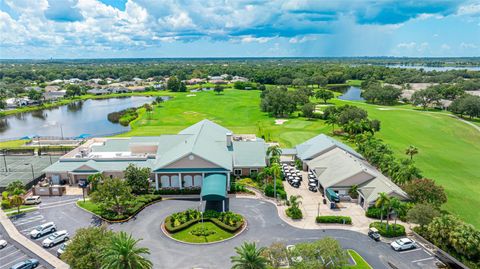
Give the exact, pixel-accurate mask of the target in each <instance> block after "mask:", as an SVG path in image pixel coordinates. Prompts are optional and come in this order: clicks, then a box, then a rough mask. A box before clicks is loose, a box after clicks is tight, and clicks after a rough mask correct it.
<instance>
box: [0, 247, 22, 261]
mask: <svg viewBox="0 0 480 269" xmlns="http://www.w3.org/2000/svg"><path fill="white" fill-rule="evenodd" d="M18 252H20V250H19V249H17V250H15V251H14V252H12V253H9V254H7V255H5V256H2V257H1V258H0V261H1V260H3V259H5V258H6V257H8V256H12V255H13V254H16V253H18Z"/></svg>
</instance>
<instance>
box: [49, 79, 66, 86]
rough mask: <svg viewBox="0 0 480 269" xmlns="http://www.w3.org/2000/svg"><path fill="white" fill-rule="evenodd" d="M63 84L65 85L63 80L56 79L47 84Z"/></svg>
mask: <svg viewBox="0 0 480 269" xmlns="http://www.w3.org/2000/svg"><path fill="white" fill-rule="evenodd" d="M61 83H63V79H56V80H52V81H49V82H47V84H48V85H52V84H61Z"/></svg>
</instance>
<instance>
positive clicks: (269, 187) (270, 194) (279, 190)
mask: <svg viewBox="0 0 480 269" xmlns="http://www.w3.org/2000/svg"><path fill="white" fill-rule="evenodd" d="M281 182H282V181H281V180H277V197H279V198H280V199H283V200H285V199H287V193H286V192H285V190H284V189H283V184H282V183H281ZM274 194H275V192H274V187H273V184H268V185H267V186H265V195H266V196H268V197H273V196H274Z"/></svg>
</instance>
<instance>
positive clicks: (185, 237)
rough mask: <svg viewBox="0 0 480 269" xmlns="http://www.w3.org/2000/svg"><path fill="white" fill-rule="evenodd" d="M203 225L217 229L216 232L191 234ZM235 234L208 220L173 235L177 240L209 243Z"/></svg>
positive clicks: (210, 228)
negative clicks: (203, 234)
mask: <svg viewBox="0 0 480 269" xmlns="http://www.w3.org/2000/svg"><path fill="white" fill-rule="evenodd" d="M202 225H203V227H205V228H207V229H209V230H212V231H215V233H214V234H212V235H209V236H196V235H193V234H191V231H192V230H193V229H195V228H198V227H202ZM233 235H234V234H233V233H230V232H227V231H225V230H222V229H220V228H219V227H217V225H215V224H213V223H211V222H209V221H206V222H204V223H203V224H202V223H201V222H199V223H196V224H194V225H192V226H190V227H188V228H187V229H185V230H182V231H180V232H178V233H174V234H172V235H171V236H172V237H173V238H175V239H177V240H180V241H184V242H189V243H209V242H216V241H220V240H224V239H227V238H230V237H232V236H233Z"/></svg>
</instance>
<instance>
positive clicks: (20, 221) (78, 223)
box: [0, 196, 101, 269]
mask: <svg viewBox="0 0 480 269" xmlns="http://www.w3.org/2000/svg"><path fill="white" fill-rule="evenodd" d="M79 198H81V197H79V196H60V197H42V203H41V204H40V205H39V209H38V210H37V211H34V212H28V213H25V214H21V215H18V216H15V217H13V218H11V220H12V222H13V224H14V225H15V227H16V228H17V229H18V231H19V232H20V233H22V234H23V235H25V236H26V237H27V238H29V239H30V240H32V241H34V242H35V243H36V244H38V245H39V246H41V245H42V242H43V240H45V239H46V238H47V237H48V236H49V234H45V235H43V236H41V237H40V238H36V239H33V238H30V232H31V231H32V230H33V229H34V228H35V227H37V226H38V225H42V224H44V223H47V222H54V223H55V225H56V227H57V231H61V230H66V231H67V232H68V233H69V238H72V237H73V236H74V235H75V232H76V231H77V230H78V229H80V228H83V227H88V226H92V225H93V226H97V225H100V224H101V222H100V221H99V220H98V219H97V218H96V217H93V216H92V215H91V214H89V213H87V212H85V211H83V210H81V209H80V208H78V207H77V206H76V204H75V203H76V201H77V200H78V199H79ZM60 246H61V243H60V244H57V245H55V246H53V247H52V248H49V249H48V251H49V252H50V253H52V254H53V255H56V254H57V249H58V248H59V247H60ZM0 269H2V268H0Z"/></svg>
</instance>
